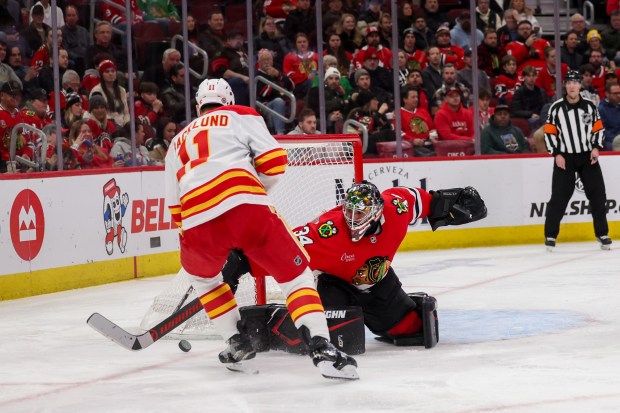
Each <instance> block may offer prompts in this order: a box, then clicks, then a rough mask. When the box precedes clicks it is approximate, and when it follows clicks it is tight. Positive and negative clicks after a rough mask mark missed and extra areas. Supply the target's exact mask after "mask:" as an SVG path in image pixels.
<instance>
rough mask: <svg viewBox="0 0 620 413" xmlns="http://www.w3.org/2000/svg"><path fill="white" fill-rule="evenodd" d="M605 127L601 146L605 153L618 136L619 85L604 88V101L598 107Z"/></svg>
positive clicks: (619, 130) (611, 147) (619, 117)
mask: <svg viewBox="0 0 620 413" xmlns="http://www.w3.org/2000/svg"><path fill="white" fill-rule="evenodd" d="M598 110H599V113H600V115H601V120H602V121H603V126H604V127H605V139H604V141H603V146H604V147H605V150H606V151H611V150H615V149H613V144H614V140H615V139H616V137H617V136H620V85H617V84H612V83H609V84H607V86H606V87H605V99H603V101H602V102H601V104H600V105H599V107H598Z"/></svg>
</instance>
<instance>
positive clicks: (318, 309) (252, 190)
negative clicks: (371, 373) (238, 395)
mask: <svg viewBox="0 0 620 413" xmlns="http://www.w3.org/2000/svg"><path fill="white" fill-rule="evenodd" d="M196 102H197V107H196V109H197V113H198V114H199V116H198V118H197V119H195V120H194V121H193V122H191V123H190V124H189V125H187V126H186V127H185V128H184V129H183V130H182V131H181V132H180V133H179V134H178V135H177V136H176V137H175V138H174V139H173V140H172V142H171V144H170V148H169V150H168V153H167V155H166V168H165V177H166V178H165V179H166V201H167V203H168V207H169V208H170V212H171V215H172V219H173V221H174V222H175V223H176V224H177V225H178V226H179V228H180V244H181V264H182V269H181V271H182V272H186V273H187V275H188V276H189V278H190V279H191V280H192V285H193V286H194V288H195V289H196V290H197V292H198V293H199V295H200V297H201V298H200V301H201V303H202V305H203V306H204V309H205V311H206V312H207V314H208V316H209V318H210V319H211V320H212V321H213V323H214V325H215V327H216V328H217V329H218V331H219V332H220V334H222V336H223V337H224V338H225V339H226V341H227V343H228V347H227V348H226V349H225V350H224V351H222V352H221V353H220V354H219V359H220V361H221V362H222V363H227V364H228V366H229V367H230V366H231V365H235V366H237V365H238V363H239V362H241V361H243V360H247V359H251V358H253V357H254V356H255V351H254V349H253V348H252V345H251V343H250V340H249V338H248V335H247V332H246V331H245V328H244V325H243V323H242V322H240V319H241V318H240V315H239V309H238V307H237V303H236V301H235V297H234V295H233V293H232V291H231V289H230V287H229V286H228V284H226V283H224V282H223V279H222V274H221V269H222V267H223V265H224V263H225V262H226V258H227V256H228V253H229V252H230V251H231V250H232V249H242V250H243V251H244V252H245V254H246V255H247V256H248V257H250V258H251V259H252V260H253V261H256V262H257V263H259V264H260V265H261V266H262V267H263V268H265V269H266V270H268V271H269V272H270V274H272V275H273V277H274V278H275V280H276V281H278V283H279V284H280V287H281V289H282V291H283V292H284V294H285V295H286V297H287V299H286V305H287V307H288V310H289V311H290V314H291V317H292V319H293V322H294V323H295V326H296V327H297V328H298V329H299V330H300V335H301V337H302V338H303V340H304V342H305V343H306V345H307V346H308V348H309V350H310V356H311V357H312V359H313V361H314V364H315V365H316V366H317V367H319V369H320V371H321V373H322V374H323V376H325V377H328V378H343V379H357V378H358V375H357V369H356V368H357V364H356V362H355V360H354V359H353V358H352V357H350V356H348V355H347V354H345V353H344V352H341V351H339V350H338V349H336V348H335V347H334V346H333V345H332V344H331V343H330V342H329V332H328V329H327V322H326V320H325V314H324V313H323V305H322V303H321V299H320V298H319V295H318V293H317V291H316V289H315V286H314V278H313V276H312V272H311V271H310V269H309V268H308V258H307V255H306V253H305V251H304V250H303V249H302V248H301V247H300V246H299V244H298V243H297V241H296V238H295V236H294V235H293V234H292V233H291V232H290V230H289V229H288V227H287V225H286V224H285V223H284V222H283V221H282V219H281V218H280V216H279V215H278V214H277V213H276V211H275V210H274V208H273V204H272V202H271V199H270V198H269V196H268V193H267V192H268V190H269V188H270V187H272V186H273V185H274V184H275V183H276V181H277V180H278V178H279V176H281V175H282V174H284V172H285V168H286V165H287V158H286V152H285V151H284V150H283V149H282V148H281V147H280V146H279V145H278V142H277V141H276V140H275V139H274V138H273V136H271V134H270V133H269V131H268V129H267V126H266V125H265V122H264V120H263V118H262V117H261V116H260V115H259V114H258V113H257V112H256V111H255V110H254V109H252V108H249V107H245V106H238V105H235V104H234V103H235V98H234V95H233V93H232V90H231V89H230V86H229V85H228V83H227V82H226V81H225V80H223V79H210V80H205V81H203V82H202V84H201V85H200V87H199V88H198V92H197V94H196Z"/></svg>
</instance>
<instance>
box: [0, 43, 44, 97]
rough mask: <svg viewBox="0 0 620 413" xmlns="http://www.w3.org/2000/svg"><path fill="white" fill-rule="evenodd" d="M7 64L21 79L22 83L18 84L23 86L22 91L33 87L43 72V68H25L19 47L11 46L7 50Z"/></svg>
mask: <svg viewBox="0 0 620 413" xmlns="http://www.w3.org/2000/svg"><path fill="white" fill-rule="evenodd" d="M5 62H6V64H7V65H8V66H9V67H10V68H11V69H13V72H15V75H17V77H18V78H19V80H20V82H18V83H20V84H21V87H22V89H26V88H28V87H29V86H30V85H32V84H33V81H35V80H36V78H37V76H39V73H40V72H41V68H40V67H38V66H25V65H23V64H22V51H21V49H20V48H19V46H9V47H8V48H7V57H6V58H5ZM35 86H36V85H35Z"/></svg>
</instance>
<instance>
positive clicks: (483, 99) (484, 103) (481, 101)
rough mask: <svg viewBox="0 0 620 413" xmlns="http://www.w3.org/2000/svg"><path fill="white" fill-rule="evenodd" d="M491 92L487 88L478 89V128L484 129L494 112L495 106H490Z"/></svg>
mask: <svg viewBox="0 0 620 413" xmlns="http://www.w3.org/2000/svg"><path fill="white" fill-rule="evenodd" d="M491 97H492V95H491V92H490V91H489V90H487V89H480V90H479V91H478V114H479V116H478V121H479V124H480V125H479V126H480V130H482V129H484V127H485V126H487V125H488V124H489V123H490V121H491V115H492V114H493V112H495V108H494V107H491Z"/></svg>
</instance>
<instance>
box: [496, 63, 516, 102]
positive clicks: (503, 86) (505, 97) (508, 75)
mask: <svg viewBox="0 0 620 413" xmlns="http://www.w3.org/2000/svg"><path fill="white" fill-rule="evenodd" d="M520 87H521V79H520V78H519V76H518V75H517V59H516V58H515V57H514V56H511V55H506V56H504V57H503V58H502V72H501V73H500V75H499V76H497V78H496V79H495V91H494V94H495V97H496V98H498V99H499V101H500V102H501V103H507V102H510V101H512V97H513V96H514V94H515V92H516V91H517V89H518V88H520Z"/></svg>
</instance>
